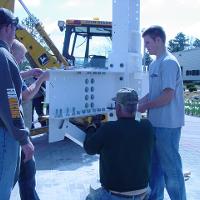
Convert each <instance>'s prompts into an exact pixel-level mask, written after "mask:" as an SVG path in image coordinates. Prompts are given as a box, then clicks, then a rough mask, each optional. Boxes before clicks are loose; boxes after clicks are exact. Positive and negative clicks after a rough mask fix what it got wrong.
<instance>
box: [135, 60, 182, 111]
mask: <svg viewBox="0 0 200 200" xmlns="http://www.w3.org/2000/svg"><path fill="white" fill-rule="evenodd" d="M179 70H180V69H179V65H178V63H177V62H176V61H175V60H172V59H167V60H165V61H163V63H162V65H161V76H162V82H161V92H160V95H159V96H158V97H157V98H155V99H152V100H149V101H147V102H144V103H141V104H139V106H138V111H139V112H145V111H146V110H148V109H152V108H158V107H162V106H165V105H167V104H169V103H170V102H171V101H172V99H173V98H174V95H175V90H176V84H177V74H178V73H179Z"/></svg>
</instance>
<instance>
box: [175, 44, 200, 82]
mask: <svg viewBox="0 0 200 200" xmlns="http://www.w3.org/2000/svg"><path fill="white" fill-rule="evenodd" d="M173 55H174V56H175V57H176V58H177V60H178V61H179V63H180V66H181V69H182V75H183V80H184V81H185V80H191V81H200V48H195V49H189V50H184V51H179V52H175V53H173Z"/></svg>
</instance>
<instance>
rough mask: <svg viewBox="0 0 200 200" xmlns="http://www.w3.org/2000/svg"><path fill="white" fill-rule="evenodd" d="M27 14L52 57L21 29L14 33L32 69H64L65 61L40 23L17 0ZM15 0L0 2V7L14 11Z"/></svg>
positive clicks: (1, 0) (0, 0) (66, 64)
mask: <svg viewBox="0 0 200 200" xmlns="http://www.w3.org/2000/svg"><path fill="white" fill-rule="evenodd" d="M18 1H19V2H20V3H21V5H22V6H23V8H24V10H25V11H26V12H27V14H28V16H29V17H30V19H31V20H32V22H33V25H34V27H35V29H36V30H37V31H38V33H39V34H40V36H41V37H42V38H43V39H44V41H45V42H46V44H47V46H48V47H49V49H50V50H51V51H52V53H53V55H52V54H51V53H49V52H48V51H47V50H46V49H45V48H44V47H43V46H42V45H41V44H40V43H39V42H38V41H37V40H36V39H34V37H33V36H32V35H31V34H30V33H29V32H28V31H27V30H26V29H25V28H23V27H21V28H19V29H18V30H17V31H16V38H17V39H18V40H19V41H21V42H22V43H23V44H24V45H25V47H26V48H27V50H28V54H27V55H28V56H27V59H28V60H29V62H30V63H31V65H32V67H39V68H42V69H46V68H52V67H53V68H60V67H61V66H63V68H66V67H67V66H69V63H68V62H67V60H66V59H65V58H64V57H63V56H62V55H61V54H60V52H59V50H58V49H57V47H56V46H55V45H54V43H53V42H52V40H51V39H50V37H49V36H48V34H47V33H46V32H45V30H44V28H43V27H42V25H41V23H40V22H39V21H38V20H35V18H34V17H33V15H32V14H31V13H30V11H29V10H28V8H27V7H26V5H25V4H24V2H23V1H22V0H18ZM14 3H15V0H0V6H1V7H5V8H7V9H10V10H12V11H14Z"/></svg>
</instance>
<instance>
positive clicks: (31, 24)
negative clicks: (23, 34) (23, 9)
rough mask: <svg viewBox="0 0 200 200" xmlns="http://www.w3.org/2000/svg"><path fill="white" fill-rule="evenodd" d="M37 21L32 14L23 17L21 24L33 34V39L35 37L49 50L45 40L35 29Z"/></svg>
mask: <svg viewBox="0 0 200 200" xmlns="http://www.w3.org/2000/svg"><path fill="white" fill-rule="evenodd" d="M38 22H39V20H38V19H37V18H36V17H35V16H34V15H32V16H31V17H30V16H28V17H26V18H25V19H23V20H22V21H21V24H22V25H23V27H24V28H25V29H26V30H27V31H28V32H29V33H30V34H31V35H32V36H33V38H34V39H36V40H37V41H38V42H39V43H40V44H41V45H42V46H43V47H44V48H45V49H46V50H47V51H49V48H48V46H47V44H46V42H45V41H44V39H43V38H42V36H41V35H40V34H39V33H38V32H37V30H36V29H35V24H37V23H38Z"/></svg>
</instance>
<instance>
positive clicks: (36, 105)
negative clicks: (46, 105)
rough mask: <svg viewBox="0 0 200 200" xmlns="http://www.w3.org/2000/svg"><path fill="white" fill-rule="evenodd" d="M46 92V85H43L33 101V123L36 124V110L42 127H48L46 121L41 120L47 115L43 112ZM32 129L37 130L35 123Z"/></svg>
mask: <svg viewBox="0 0 200 200" xmlns="http://www.w3.org/2000/svg"><path fill="white" fill-rule="evenodd" d="M44 90H45V83H43V84H42V85H41V87H40V89H39V91H38V93H37V94H36V95H35V97H34V98H33V100H32V122H34V110H35V111H36V113H37V115H38V121H39V122H40V124H41V126H46V125H47V123H46V121H45V120H41V117H42V116H44V115H45V114H44V110H43V102H44V100H45V96H44V93H45V91H44ZM32 128H35V126H34V123H32Z"/></svg>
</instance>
